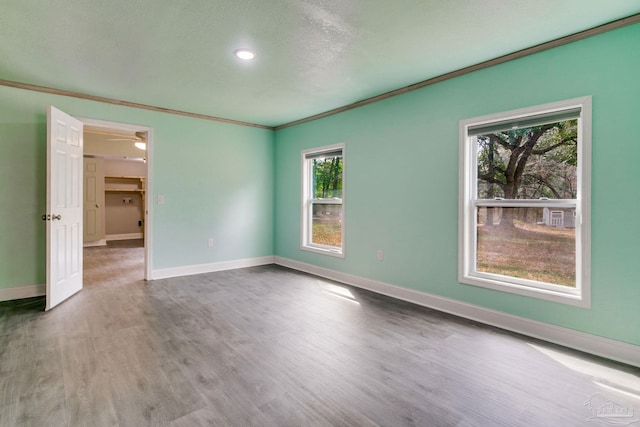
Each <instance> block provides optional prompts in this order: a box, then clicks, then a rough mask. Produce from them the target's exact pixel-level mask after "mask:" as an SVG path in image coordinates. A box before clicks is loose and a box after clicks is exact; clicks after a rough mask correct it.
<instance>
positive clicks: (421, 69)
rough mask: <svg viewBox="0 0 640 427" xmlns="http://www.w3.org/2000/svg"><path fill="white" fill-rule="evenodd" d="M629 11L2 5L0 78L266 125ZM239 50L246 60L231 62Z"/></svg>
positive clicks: (70, 1)
mask: <svg viewBox="0 0 640 427" xmlns="http://www.w3.org/2000/svg"><path fill="white" fill-rule="evenodd" d="M639 11H640V1H637V0H607V1H602V0H536V1H531V0H509V1H506V0H447V1H445V0H397V1H389V0H56V1H52V0H48V1H42V0H2V2H1V5H0V79H5V80H11V81H15V82H21V83H28V84H34V85H41V86H46V87H51V88H56V89H61V90H68V91H74V92H80V93H83V94H88V95H96V96H103V97H109V98H114V99H119V100H125V101H129V102H136V103H141V104H147V105H152V106H157V107H162V108H170V109H175V110H181V111H186V112H191V113H198V114H205V115H211V116H216V117H221V118H226V119H232V120H239V121H245V122H250V123H257V124H262V125H268V126H274V125H280V124H283V123H287V122H291V121H294V120H297V119H301V118H304V117H308V116H311V115H314V114H319V113H322V112H325V111H328V110H331V109H334V108H338V107H341V106H344V105H347V104H351V103H353V102H356V101H359V100H362V99H366V98H369V97H372V96H375V95H379V94H381V93H384V92H388V91H390V90H393V89H397V88H400V87H403V86H407V85H410V84H413V83H416V82H419V81H422V80H426V79H428V78H431V77H435V76H438V75H441V74H444V73H447V72H450V71H454V70H457V69H460V68H463V67H466V66H470V65H473V64H476V63H479V62H482V61H485V60H488V59H492V58H495V57H498V56H501V55H504V54H508V53H511V52H514V51H517V50H520V49H523V48H527V47H530V46H533V45H537V44H540V43H543V42H547V41H550V40H553V39H556V38H559V37H562V36H566V35H569V34H573V33H576V32H579V31H582V30H585V29H588V28H592V27H595V26H598V25H601V24H604V23H607V22H610V21H613V20H616V19H620V18H624V17H627V16H630V15H633V14H636V13H638V12H639ZM239 47H248V48H252V49H254V50H255V51H256V53H257V58H256V59H255V60H254V61H253V62H251V63H245V62H242V61H240V60H239V59H237V58H235V57H234V56H233V51H234V50H235V49H237V48H239Z"/></svg>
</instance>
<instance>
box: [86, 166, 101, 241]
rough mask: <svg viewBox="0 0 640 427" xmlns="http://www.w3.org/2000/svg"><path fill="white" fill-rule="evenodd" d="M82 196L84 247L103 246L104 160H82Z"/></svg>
mask: <svg viewBox="0 0 640 427" xmlns="http://www.w3.org/2000/svg"><path fill="white" fill-rule="evenodd" d="M83 194H84V199H83V209H84V222H83V228H84V239H83V240H84V246H97V245H104V244H106V240H105V233H104V215H103V213H104V159H101V158H84V191H83Z"/></svg>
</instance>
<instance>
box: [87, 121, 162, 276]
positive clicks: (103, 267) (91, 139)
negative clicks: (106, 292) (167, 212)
mask: <svg viewBox="0 0 640 427" xmlns="http://www.w3.org/2000/svg"><path fill="white" fill-rule="evenodd" d="M79 120H81V121H82V122H83V124H84V164H85V172H84V176H83V180H84V185H85V194H84V198H85V201H84V206H85V208H84V213H83V229H84V233H83V234H84V236H83V241H84V250H83V255H84V257H85V258H87V259H86V260H85V262H84V264H85V271H86V272H87V273H88V275H89V277H87V284H90V283H91V282H92V281H94V280H96V278H97V277H98V276H102V277H114V275H118V276H121V278H123V279H124V278H125V277H129V278H132V279H139V280H141V279H144V280H150V279H151V251H150V247H151V232H150V230H151V221H150V219H151V215H150V204H149V198H150V197H149V194H150V192H151V180H150V179H149V177H150V176H151V173H150V171H151V167H150V166H151V165H150V164H151V155H150V154H151V149H152V139H153V131H152V129H151V128H148V127H144V126H137V125H131V124H124V123H116V122H108V121H104V120H96V119H87V118H79ZM96 272H98V273H96ZM105 272H109V273H107V274H106V275H105V274H104V273H105ZM96 274H97V276H96ZM132 274H133V276H132ZM136 275H139V277H138V276H136ZM93 276H96V277H93ZM112 282H113V283H116V282H117V280H116V281H115V282H114V281H113V280H112Z"/></svg>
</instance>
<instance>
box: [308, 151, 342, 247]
mask: <svg viewBox="0 0 640 427" xmlns="http://www.w3.org/2000/svg"><path fill="white" fill-rule="evenodd" d="M301 236H302V242H301V246H302V249H305V250H309V251H313V252H318V253H323V254H327V255H333V256H340V257H342V256H344V144H337V145H331V146H327V147H322V148H316V149H312V150H305V151H303V152H302V230H301Z"/></svg>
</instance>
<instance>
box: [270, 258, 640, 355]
mask: <svg viewBox="0 0 640 427" xmlns="http://www.w3.org/2000/svg"><path fill="white" fill-rule="evenodd" d="M275 263H276V264H278V265H282V266H284V267H289V268H292V269H294V270H299V271H303V272H306V273H311V274H314V275H316V276H321V277H325V278H327V279H331V280H335V281H338V282H342V283H345V284H348V285H353V286H356V287H359V288H362V289H366V290H369V291H372V292H376V293H379V294H382V295H387V296H390V297H393V298H397V299H400V300H404V301H408V302H411V303H414V304H418V305H421V306H424V307H429V308H433V309H435V310H438V311H443V312H445V313H449V314H453V315H456V316H459V317H463V318H465V319H470V320H475V321H477V322H480V323H484V324H487V325H491V326H495V327H498V328H501V329H506V330H508V331H512V332H517V333H519V334H523V335H527V336H530V337H534V338H538V339H541V340H544V341H548V342H552V343H555V344H559V345H562V346H565V347H569V348H573V349H576V350H580V351H584V352H587V353H591V354H594V355H596V356H601V357H605V358H607V359H612V360H617V361H619V362H623V363H627V364H629V365H633V366H637V367H640V346H637V345H633V344H629V343H625V342H622V341H616V340H612V339H610V338H605V337H601V336H598V335H592V334H588V333H585V332H580V331H576V330H573V329H569V328H564V327H561V326H556V325H551V324H548V323H544V322H539V321H537V320H531V319H526V318H524V317H519V316H514V315H512V314H507V313H503V312H500V311H496V310H491V309H488V308H484V307H480V306H477V305H473V304H468V303H465V302H461V301H457V300H453V299H450V298H444V297H441V296H438V295H432V294H428V293H426V292H420V291H416V290H413V289H408V288H403V287H400V286H396V285H391V284H389V283H384V282H379V281H376V280H371V279H366V278H364V277H359V276H354V275H351V274H346V273H341V272H338V271H334V270H330V269H327V268H322V267H318V266H315V265H312V264H306V263H303V262H299V261H295V260H292V259H288V258H282V257H275Z"/></svg>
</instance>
